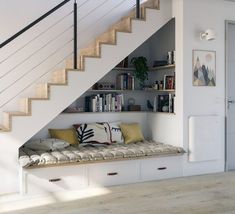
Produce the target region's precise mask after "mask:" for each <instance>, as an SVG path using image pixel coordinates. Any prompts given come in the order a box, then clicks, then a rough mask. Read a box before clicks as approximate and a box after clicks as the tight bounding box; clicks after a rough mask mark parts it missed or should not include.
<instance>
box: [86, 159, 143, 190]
mask: <svg viewBox="0 0 235 214" xmlns="http://www.w3.org/2000/svg"><path fill="white" fill-rule="evenodd" d="M88 172H89V185H90V186H111V185H118V184H127V183H135V182H138V181H139V161H135V160H133V161H119V162H112V163H103V164H92V165H89V169H88Z"/></svg>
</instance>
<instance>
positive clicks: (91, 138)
mask: <svg viewBox="0 0 235 214" xmlns="http://www.w3.org/2000/svg"><path fill="white" fill-rule="evenodd" d="M73 126H74V128H75V129H76V131H77V134H78V141H79V145H88V144H90V145H91V144H92V145H95V144H96V145H100V144H110V143H111V142H112V141H111V139H110V130H109V125H108V124H107V123H83V124H74V125H73Z"/></svg>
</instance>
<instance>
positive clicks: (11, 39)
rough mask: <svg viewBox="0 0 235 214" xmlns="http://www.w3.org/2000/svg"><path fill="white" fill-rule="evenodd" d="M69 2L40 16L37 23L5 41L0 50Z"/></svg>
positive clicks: (66, 0) (67, 0) (65, 1)
mask: <svg viewBox="0 0 235 214" xmlns="http://www.w3.org/2000/svg"><path fill="white" fill-rule="evenodd" d="M69 1H71V0H64V1H63V2H61V3H60V4H58V5H57V6H55V7H54V8H52V9H51V10H49V11H48V12H46V13H45V14H43V15H42V16H40V17H39V18H38V19H36V20H35V21H33V22H32V23H30V24H29V25H27V26H26V27H24V28H23V29H22V30H20V31H19V32H17V33H16V34H14V35H13V36H11V37H10V38H9V39H7V40H5V41H4V42H3V43H1V44H0V48H2V47H4V46H5V45H7V44H8V43H10V42H11V41H13V40H14V39H16V38H17V37H18V36H20V35H21V34H23V33H24V32H25V31H27V30H29V29H30V28H32V27H33V26H34V25H36V24H37V23H39V22H40V21H42V20H43V19H45V18H46V17H47V16H49V15H50V14H52V13H54V12H55V11H56V10H58V9H59V8H61V7H62V6H63V5H65V4H67V3H68V2H69Z"/></svg>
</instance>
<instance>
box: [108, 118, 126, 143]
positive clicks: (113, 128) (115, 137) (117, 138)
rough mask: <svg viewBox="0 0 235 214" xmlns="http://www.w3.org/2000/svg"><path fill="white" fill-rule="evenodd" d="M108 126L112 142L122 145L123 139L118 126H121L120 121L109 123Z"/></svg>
mask: <svg viewBox="0 0 235 214" xmlns="http://www.w3.org/2000/svg"><path fill="white" fill-rule="evenodd" d="M108 124H109V127H110V133H111V139H112V142H116V143H124V138H123V136H122V132H121V128H120V126H119V125H120V124H121V121H116V122H109V123H108Z"/></svg>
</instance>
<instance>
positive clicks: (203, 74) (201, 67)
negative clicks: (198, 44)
mask: <svg viewBox="0 0 235 214" xmlns="http://www.w3.org/2000/svg"><path fill="white" fill-rule="evenodd" d="M215 63H216V52H215V51H206V50H193V85H194V86H215V85H216V70H215V69H216V66H215Z"/></svg>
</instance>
